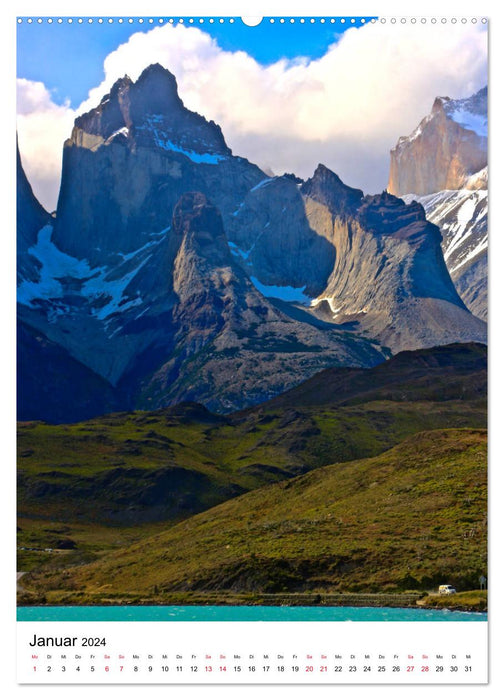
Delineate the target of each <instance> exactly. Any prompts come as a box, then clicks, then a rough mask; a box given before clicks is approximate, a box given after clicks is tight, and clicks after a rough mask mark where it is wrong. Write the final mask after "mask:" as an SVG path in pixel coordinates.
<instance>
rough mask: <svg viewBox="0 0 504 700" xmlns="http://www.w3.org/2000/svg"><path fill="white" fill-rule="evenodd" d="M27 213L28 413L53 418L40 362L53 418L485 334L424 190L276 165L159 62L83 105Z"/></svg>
mask: <svg viewBox="0 0 504 700" xmlns="http://www.w3.org/2000/svg"><path fill="white" fill-rule="evenodd" d="M24 192H25V195H26V197H25V198H26V199H27V200H28V201H29V199H30V198H29V196H28V194H29V191H28V189H27V188H26V187H24ZM36 210H37V209H36V207H35V208H34V211H36ZM35 218H36V217H35ZM40 221H42V223H43V227H42V229H41V231H40V232H39V233H38V238H37V235H36V234H35V233H33V231H34V229H35V228H36V226H38V224H39V223H40ZM25 228H26V230H27V231H28V230H29V231H32V233H30V236H31V238H30V236H28V237H27V239H26V240H27V243H26V245H25V248H26V249H27V247H30V256H31V258H32V259H33V260H32V262H31V264H32V268H33V270H32V272H33V274H31V276H30V275H27V274H26V271H25V270H24V268H22V269H21V268H20V269H21V280H20V286H19V290H18V300H19V318H20V321H21V323H22V324H23V325H22V328H23V336H22V343H21V346H22V353H23V355H22V362H21V364H20V366H21V367H22V370H21V380H22V382H24V389H23V391H24V392H25V398H23V402H24V406H25V407H29V410H28V409H27V410H26V411H25V410H24V409H23V412H22V415H23V416H24V417H26V418H34V417H36V418H44V416H43V415H41V414H40V411H39V408H38V407H37V406H36V397H37V392H39V391H41V386H40V385H41V381H42V380H41V379H40V377H38V376H37V375H36V374H34V373H33V372H31V370H30V369H29V368H30V367H35V366H37V363H39V364H40V366H41V367H47V370H44V371H47V373H48V376H49V377H52V378H53V379H54V382H53V383H52V381H53V379H51V380H50V381H49V382H48V385H49V386H53V390H52V393H53V395H54V397H56V398H57V401H56V402H55V403H57V404H58V411H59V412H58V411H57V410H56V406H55V405H53V403H54V402H53V403H51V401H50V397H46V398H47V402H48V404H47V405H48V409H47V412H46V414H47V415H46V416H45V418H46V419H47V420H51V421H55V422H57V421H60V420H63V421H64V420H73V419H74V415H76V416H78V418H82V417H87V416H88V415H90V414H92V413H93V412H97V413H99V412H103V411H104V410H109V409H108V407H110V406H114V407H117V408H119V409H133V408H145V409H154V408H160V407H165V406H169V405H174V404H176V403H178V402H181V401H191V402H198V403H201V404H204V405H205V406H206V407H207V408H209V409H210V410H213V411H219V412H230V411H234V410H238V409H242V408H243V407H246V406H251V405H254V404H257V403H259V402H261V401H264V400H267V399H270V398H272V397H273V396H276V395H278V394H279V393H281V392H283V391H285V390H286V389H288V388H290V387H293V386H295V385H296V384H298V383H299V382H301V381H302V380H304V379H307V378H308V377H310V376H312V375H313V374H314V373H315V372H318V371H319V370H322V369H324V368H326V367H330V366H337V367H341V366H347V367H348V366H353V367H369V366H374V365H376V364H377V363H379V362H380V361H382V360H383V359H384V358H385V357H387V356H388V355H389V354H390V351H389V350H388V349H387V348H391V349H392V351H393V352H396V351H399V350H402V349H408V348H418V347H429V346H434V345H438V344H441V343H448V342H455V341H475V340H476V341H484V339H485V324H484V323H482V322H480V321H479V320H478V319H475V318H474V317H473V316H471V314H470V313H469V312H468V311H467V310H466V309H465V307H464V304H463V303H462V302H461V300H460V299H459V297H458V295H457V293H456V292H455V290H454V288H453V284H452V283H451V280H450V278H449V276H448V273H447V271H446V266H445V264H444V261H443V257H442V252H441V247H440V234H439V230H438V229H437V228H436V227H435V226H433V225H432V224H431V223H429V222H428V221H426V220H425V215H424V210H423V208H422V207H421V206H420V205H419V204H417V203H411V204H409V205H407V204H405V203H404V202H403V201H402V200H400V199H398V198H396V197H394V196H392V195H389V194H387V193H382V194H381V195H376V196H368V197H364V195H363V193H362V191H361V190H358V189H355V188H351V187H347V186H346V185H345V184H344V183H343V182H342V181H341V180H340V179H339V178H338V176H337V175H336V174H335V173H332V172H331V171H330V170H328V169H327V168H325V167H324V166H323V165H319V166H318V168H317V169H316V171H315V173H314V175H313V177H312V178H310V179H309V180H307V181H306V182H304V183H303V182H302V181H300V180H299V179H298V178H296V177H295V176H292V175H284V176H282V177H266V176H265V174H264V173H263V172H262V171H261V170H259V168H257V167H256V166H255V165H253V164H251V163H249V162H248V161H246V160H244V159H242V158H239V157H236V156H233V155H232V153H231V151H230V150H229V148H228V147H227V146H226V144H225V142H224V139H223V137H222V133H221V131H220V129H219V127H217V126H216V125H215V124H214V123H213V122H208V121H207V120H206V119H204V118H203V117H201V116H200V115H198V114H195V113H193V112H190V111H189V110H187V109H186V108H185V107H184V105H183V103H182V101H181V100H180V98H179V97H178V95H177V91H176V82H175V78H174V77H173V76H172V75H171V74H170V73H169V72H168V71H166V70H165V69H164V68H162V67H161V66H157V65H156V66H151V67H150V68H148V69H146V70H145V71H144V72H143V73H142V75H141V76H140V78H139V80H138V81H137V82H136V83H133V82H132V81H131V80H130V79H129V78H128V77H125V78H123V79H122V80H120V81H118V82H117V83H116V84H115V85H114V86H113V88H112V90H111V92H110V94H109V95H107V96H105V97H104V98H103V100H102V101H101V103H100V105H98V106H97V107H96V109H94V110H91V111H90V112H89V113H87V114H85V115H83V116H81V117H79V118H78V119H77V120H76V123H75V127H74V130H73V133H72V138H71V139H70V140H69V141H67V142H66V144H65V148H64V159H63V175H62V184H61V191H60V197H59V202H58V211H57V216H56V218H55V219H54V218H49V219H46V218H44V217H42V218H40V219H37V221H36V223H35V224H34V225H33V226H31V227H30V226H27V227H25ZM23 230H25V229H23ZM23 235H24V234H23ZM20 260H21V261H22V260H23V258H22V257H21V258H20ZM40 339H43V340H42V341H40ZM384 346H385V347H384ZM51 363H53V365H54V366H56V367H57V366H58V365H61V367H62V368H63V369H62V372H61V377H60V380H59V383H58V380H57V377H56V375H53V374H51V371H50V369H49V367H50V366H52V365H51ZM86 373H88V374H86ZM86 377H87V378H86ZM100 382H102V384H100ZM73 384H75V387H76V388H75V392H74V393H75V395H76V396H77V397H80V398H79V399H78V401H77V404H78V410H77V409H76V411H75V412H72V411H73V409H71V407H70V403H71V401H73V399H74V397H73V396H71V395H70V394H71V393H72V392H71V391H69V387H72V385H73ZM86 385H88V386H89V391H91V393H86V391H87V389H86ZM79 387H80V388H79ZM93 392H96V397H95V398H96V401H95V403H93V400H92V399H93V396H94V394H93ZM97 397H99V398H97ZM44 400H46V399H44ZM74 403H75V402H74ZM110 410H112V409H110ZM86 411H90V412H91V413H89V412H88V413H86ZM62 414H64V415H62ZM76 419H77V418H75V420H76Z"/></svg>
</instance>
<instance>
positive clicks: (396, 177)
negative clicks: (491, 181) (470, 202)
mask: <svg viewBox="0 0 504 700" xmlns="http://www.w3.org/2000/svg"><path fill="white" fill-rule="evenodd" d="M486 101H487V90H486V88H483V89H482V90H480V91H479V92H478V93H476V94H475V95H472V96H471V97H469V98H466V99H460V100H454V99H450V98H449V97H437V98H436V99H435V100H434V104H433V106H432V110H431V112H430V114H429V115H428V116H426V117H424V119H422V121H421V122H420V124H419V125H418V127H417V128H416V129H415V130H414V131H413V133H411V134H410V135H409V136H402V137H401V138H400V139H399V140H398V142H397V145H396V146H395V148H393V149H392V150H391V152H390V155H391V160H390V175H389V183H388V187H387V189H388V191H389V192H391V193H392V194H396V195H402V194H411V193H415V194H417V195H427V194H432V193H434V192H439V191H441V190H454V189H459V188H461V187H463V185H464V183H465V181H466V180H467V178H468V177H469V176H471V175H473V174H474V173H477V172H478V171H480V170H481V169H482V168H484V167H485V166H486V164H487V147H488V139H487V135H488V127H487V110H486Z"/></svg>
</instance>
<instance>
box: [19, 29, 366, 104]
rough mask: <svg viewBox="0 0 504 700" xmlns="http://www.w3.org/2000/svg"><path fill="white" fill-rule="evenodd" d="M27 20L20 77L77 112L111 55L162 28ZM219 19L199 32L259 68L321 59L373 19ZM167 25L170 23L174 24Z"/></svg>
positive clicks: (22, 34)
mask: <svg viewBox="0 0 504 700" xmlns="http://www.w3.org/2000/svg"><path fill="white" fill-rule="evenodd" d="M22 19H23V22H22V23H21V24H18V27H17V75H18V77H20V78H26V79H28V80H34V81H40V82H43V83H44V84H45V86H46V87H47V88H48V89H49V90H50V91H51V94H52V97H53V100H54V102H56V103H58V104H62V103H63V102H64V101H65V100H66V99H69V100H70V104H71V106H72V107H77V106H78V105H79V104H80V103H81V102H83V101H84V100H85V99H86V97H87V95H88V91H89V90H90V88H91V87H93V86H95V85H99V84H100V83H101V82H102V80H103V78H104V70H103V61H104V59H105V57H106V56H107V55H108V54H109V53H110V52H111V51H113V50H114V49H116V48H117V47H118V46H119V45H120V44H122V43H124V42H126V41H127V40H128V39H129V37H130V36H131V35H132V34H134V33H135V32H143V33H147V32H148V31H150V30H151V29H152V28H153V27H155V26H159V21H158V18H157V17H156V18H155V21H154V23H149V18H148V17H145V18H143V23H139V21H138V20H139V18H138V17H135V18H134V22H133V23H132V24H130V23H129V22H128V19H129V18H128V17H125V18H123V20H124V21H123V22H122V23H119V22H118V21H117V20H118V19H119V18H115V19H114V22H112V23H109V22H108V17H107V18H105V19H104V22H103V23H102V24H99V23H98V18H97V17H96V18H93V23H92V24H90V23H89V22H88V18H87V17H85V18H83V19H84V21H83V22H82V23H79V22H78V17H73V18H72V20H73V21H72V23H68V18H64V21H63V23H61V24H58V23H57V21H56V20H55V21H53V22H52V23H51V24H48V23H47V21H44V22H43V23H42V24H38V23H37V22H36V21H33V22H31V23H28V22H27V21H26V20H27V18H22ZM173 19H174V20H175V22H178V20H179V18H178V17H175V18H173ZM189 19H190V18H188V17H186V18H184V22H185V23H186V24H189V21H188V20H189ZM219 19H220V17H216V18H215V20H214V22H213V23H210V22H209V18H206V19H205V22H204V24H199V22H198V21H197V20H196V21H195V23H194V24H193V26H196V27H198V28H199V29H202V30H203V31H205V32H208V34H210V35H211V36H212V37H214V38H216V39H217V41H218V43H219V46H220V47H221V48H222V49H223V50H225V51H238V50H243V51H246V52H247V53H248V54H249V55H250V56H253V57H254V58H255V59H256V60H257V61H258V62H259V63H261V64H263V65H268V64H271V63H274V62H275V61H278V60H279V59H281V58H287V59H294V58H296V57H298V56H306V57H309V58H311V59H317V58H320V57H322V56H323V55H324V54H325V53H326V51H327V48H328V47H329V46H330V45H331V44H332V43H334V41H335V40H337V38H338V37H339V36H340V35H341V34H343V33H344V32H345V31H346V30H347V29H348V28H350V27H353V26H360V25H362V24H363V23H365V22H368V21H370V19H371V18H370V17H367V18H361V17H357V18H352V19H355V23H351V19H350V18H340V17H331V18H324V22H321V21H320V19H321V18H319V17H318V18H317V20H316V22H314V23H311V22H310V18H309V17H307V18H305V21H304V23H301V22H300V21H299V20H300V18H296V21H295V22H294V23H292V24H291V23H290V22H289V21H288V20H287V21H286V22H284V23H281V22H280V21H279V19H280V18H276V19H275V22H274V23H271V22H270V19H271V18H267V17H265V18H263V21H262V22H261V24H260V25H258V26H256V27H249V26H247V25H246V24H244V23H243V21H242V20H241V18H239V17H237V18H234V22H233V23H230V22H229V18H224V20H225V21H224V23H220V22H219ZM342 19H343V20H344V21H343V22H342V21H341V20H342ZM163 20H164V22H168V20H169V18H168V17H165V18H163ZM332 20H334V21H332ZM362 20H364V22H362Z"/></svg>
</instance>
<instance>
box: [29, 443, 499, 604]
mask: <svg viewBox="0 0 504 700" xmlns="http://www.w3.org/2000/svg"><path fill="white" fill-rule="evenodd" d="M485 568H486V433H485V431H484V430H470V429H465V430H460V429H458V430H440V431H432V432H424V433H420V434H417V435H414V436H412V437H409V438H408V439H407V440H405V441H404V442H403V443H402V444H400V445H398V446H396V447H394V448H392V449H391V450H388V451H386V452H384V453H383V454H380V455H379V456H376V457H372V458H368V459H361V460H357V461H352V462H347V463H339V464H333V465H330V466H326V467H323V468H319V469H316V470H314V471H312V472H311V473H309V474H305V475H302V476H299V477H297V478H293V479H289V480H285V481H283V482H281V483H277V484H272V485H269V486H265V487H262V488H260V489H258V490H255V491H253V492H250V493H247V494H244V495H241V496H239V497H237V498H234V499H232V500H229V501H227V502H226V503H223V504H221V505H219V506H216V507H214V508H211V509H210V510H207V511H206V512H204V513H200V514H198V515H195V516H193V517H191V518H189V519H187V520H185V521H184V522H181V523H179V524H177V525H174V526H172V527H170V528H168V529H166V530H165V531H163V532H158V533H157V534H155V535H153V536H152V537H149V538H146V539H142V540H141V541H139V542H138V543H137V544H134V545H132V546H129V547H126V548H119V549H116V550H115V551H113V552H110V553H109V554H106V555H104V556H102V557H101V558H99V559H98V560H97V561H95V562H93V563H91V564H87V565H84V566H77V567H72V568H67V569H65V570H60V571H58V570H52V571H46V572H43V571H42V572H39V573H34V574H32V575H29V576H27V577H25V579H23V581H24V583H23V585H25V586H26V588H27V590H29V591H32V592H34V593H38V594H43V595H44V596H45V597H46V598H45V599H46V600H47V601H48V602H58V601H59V602H61V601H64V602H72V601H73V602H79V601H80V602H83V601H85V602H100V601H102V602H103V601H105V600H109V601H112V600H114V599H115V600H117V598H120V599H123V600H137V599H138V598H142V597H143V598H145V599H153V600H156V601H158V602H161V601H163V600H164V601H169V600H170V595H173V593H174V592H179V593H180V592H187V594H188V595H189V593H190V592H194V591H199V592H216V591H220V592H225V591H229V592H230V594H232V593H236V592H247V591H248V592H255V593H257V594H259V593H261V592H265V593H268V592H270V593H274V592H283V591H299V592H301V591H321V592H338V591H371V592H373V591H377V592H389V591H390V592H391V591H405V590H408V589H419V590H422V589H425V590H427V589H428V588H432V587H434V586H437V585H438V584H439V583H445V582H447V581H448V582H450V583H451V584H453V585H455V586H456V587H457V589H458V590H464V589H469V588H475V587H476V586H477V579H478V576H479V575H480V574H481V573H482V572H483V571H485Z"/></svg>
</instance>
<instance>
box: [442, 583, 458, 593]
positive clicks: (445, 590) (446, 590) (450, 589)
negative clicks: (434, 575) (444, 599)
mask: <svg viewBox="0 0 504 700" xmlns="http://www.w3.org/2000/svg"><path fill="white" fill-rule="evenodd" d="M456 592H457V590H456V589H455V588H454V587H453V586H449V585H443V586H439V590H438V593H439V595H452V594H453V593H456Z"/></svg>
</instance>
